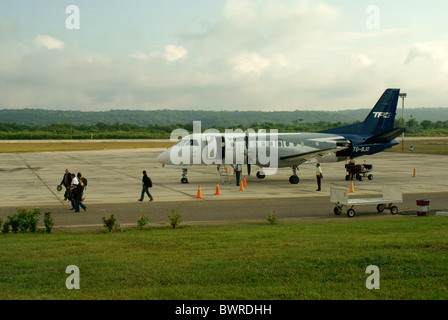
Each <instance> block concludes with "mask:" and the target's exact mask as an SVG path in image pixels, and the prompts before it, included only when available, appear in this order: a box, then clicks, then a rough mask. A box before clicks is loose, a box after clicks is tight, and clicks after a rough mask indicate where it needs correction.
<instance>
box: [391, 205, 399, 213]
mask: <svg viewBox="0 0 448 320" xmlns="http://www.w3.org/2000/svg"><path fill="white" fill-rule="evenodd" d="M390 213H392V214H397V213H398V208H397V207H396V206H392V207H390Z"/></svg>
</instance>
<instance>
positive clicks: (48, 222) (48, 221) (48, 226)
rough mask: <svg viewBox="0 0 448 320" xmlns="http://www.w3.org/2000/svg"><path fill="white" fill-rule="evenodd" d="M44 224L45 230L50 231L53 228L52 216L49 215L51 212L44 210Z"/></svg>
mask: <svg viewBox="0 0 448 320" xmlns="http://www.w3.org/2000/svg"><path fill="white" fill-rule="evenodd" d="M44 224H45V232H46V233H51V230H52V229H53V226H54V222H53V217H52V216H51V212H45V216H44Z"/></svg>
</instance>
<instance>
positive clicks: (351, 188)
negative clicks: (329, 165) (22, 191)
mask: <svg viewBox="0 0 448 320" xmlns="http://www.w3.org/2000/svg"><path fill="white" fill-rule="evenodd" d="M354 192H355V186H354V185H353V180H352V183H351V184H350V191H349V193H354Z"/></svg>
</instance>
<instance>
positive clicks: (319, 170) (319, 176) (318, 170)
mask: <svg viewBox="0 0 448 320" xmlns="http://www.w3.org/2000/svg"><path fill="white" fill-rule="evenodd" d="M323 177H324V176H323V175H322V168H321V167H320V163H317V164H316V180H317V190H316V191H321V180H322V178H323Z"/></svg>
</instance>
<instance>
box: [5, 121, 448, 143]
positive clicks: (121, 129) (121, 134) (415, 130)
mask: <svg viewBox="0 0 448 320" xmlns="http://www.w3.org/2000/svg"><path fill="white" fill-rule="evenodd" d="M355 122H359V121H355ZM351 123H354V122H328V121H319V122H314V123H310V122H303V121H301V120H293V121H292V123H290V124H285V123H274V122H269V121H266V122H263V123H258V122H253V123H251V124H250V125H248V126H245V125H231V126H225V127H224V126H217V125H213V126H207V125H204V124H203V123H201V129H202V131H204V130H206V129H210V128H215V129H217V130H219V131H220V132H225V130H226V129H233V130H235V129H242V130H243V131H244V130H246V129H253V130H255V131H258V130H259V129H266V130H271V129H276V130H278V132H279V133H280V132H317V131H321V130H326V129H330V128H335V127H340V126H344V125H348V124H351ZM401 126H402V123H401V119H398V120H395V127H401ZM405 128H406V135H408V136H444V135H448V121H441V120H438V121H430V120H423V121H421V122H418V121H417V120H416V119H414V118H413V117H411V118H410V119H409V120H408V121H406V123H405ZM175 129H185V130H187V131H188V132H190V133H191V132H192V131H193V123H192V122H191V123H185V124H182V123H178V124H170V125H158V124H155V125H153V124H149V125H146V126H139V125H136V124H125V123H119V122H116V123H113V124H107V123H104V122H99V123H96V124H91V125H86V124H81V125H74V124H70V123H53V124H50V125H46V126H42V125H24V124H17V123H0V139H2V140H22V139H24V140H33V139H169V138H170V135H171V133H172V132H173V130H175Z"/></svg>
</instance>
